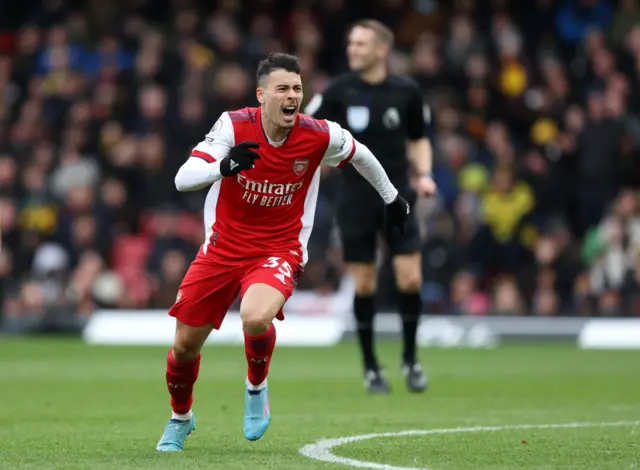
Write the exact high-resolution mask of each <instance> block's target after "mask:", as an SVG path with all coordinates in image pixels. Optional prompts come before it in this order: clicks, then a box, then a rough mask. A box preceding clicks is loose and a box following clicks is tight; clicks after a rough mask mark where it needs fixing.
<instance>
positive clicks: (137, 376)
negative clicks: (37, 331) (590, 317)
mask: <svg viewBox="0 0 640 470" xmlns="http://www.w3.org/2000/svg"><path fill="white" fill-rule="evenodd" d="M379 351H380V357H381V358H382V360H383V362H384V363H385V364H386V365H387V374H388V376H389V377H390V378H391V379H392V381H393V386H394V392H393V394H392V395H390V396H387V397H384V396H367V395H365V393H364V391H363V389H362V383H361V379H360V375H361V371H360V364H359V358H358V355H357V351H356V346H355V344H354V343H343V344H340V345H339V346H337V347H334V348H328V349H323V348H317V349H316V348H308V349H298V348H295V349H293V348H284V347H283V348H280V349H277V350H276V354H275V356H274V361H273V365H272V367H271V375H270V379H269V380H270V381H269V383H270V392H271V409H272V422H271V427H270V429H269V430H268V431H267V434H266V435H265V437H264V438H263V439H262V440H260V441H258V442H254V443H252V442H248V441H246V440H245V439H244V438H243V436H242V414H243V408H242V407H243V389H244V377H245V374H246V365H245V359H244V353H243V350H242V349H241V348H237V347H221V346H211V347H207V348H206V349H205V350H204V352H203V362H202V368H201V372H200V379H199V380H198V383H197V385H196V395H195V397H196V401H195V404H194V411H195V412H196V415H197V417H198V427H197V430H196V432H195V433H194V435H193V436H192V437H191V438H190V439H189V441H188V445H187V450H186V451H185V452H183V453H181V454H171V455H167V454H161V453H158V452H156V451H155V450H154V448H155V444H156V442H157V440H158V438H159V437H160V435H161V434H162V431H163V429H164V426H165V424H166V420H167V419H168V417H169V409H168V393H167V391H166V385H165V383H164V361H165V357H166V349H165V348H131V347H126V348H125V347H90V346H87V345H84V344H82V343H81V342H78V341H72V340H62V341H61V340H3V341H0V372H1V373H0V382H1V383H0V387H1V388H0V390H2V393H1V395H0V468H2V469H22V468H33V469H68V470H76V469H91V470H98V469H119V470H120V469H121V470H128V469H164V468H167V469H175V470H179V469H204V468H207V469H212V468H214V469H218V468H219V469H225V470H226V469H229V470H232V469H254V468H259V469H278V470H285V469H297V470H306V469H310V470H313V469H338V468H344V469H347V468H348V467H346V466H344V465H337V464H332V463H326V462H318V461H314V460H310V459H308V458H306V457H304V456H302V455H301V454H300V453H299V449H300V448H301V447H302V446H303V445H305V444H309V443H313V442H315V441H316V440H318V439H322V438H327V437H330V438H334V437H343V436H350V435H358V434H368V433H378V432H396V431H402V430H407V429H437V428H454V427H475V426H505V425H519V424H550V423H571V422H593V423H600V422H613V421H639V420H640V354H639V353H638V352H616V351H580V350H578V349H576V348H575V347H574V346H570V345H521V346H503V347H500V348H497V349H493V350H470V349H447V350H424V351H421V356H422V360H423V363H424V364H425V365H426V366H427V367H426V368H427V370H428V372H429V376H430V379H431V387H430V389H429V391H428V392H427V393H426V394H424V395H412V394H409V393H408V392H407V391H406V390H405V388H404V384H403V382H402V378H401V376H400V373H399V371H398V369H397V365H398V360H399V354H400V345H399V344H398V343H395V342H381V343H380V344H379ZM333 452H334V454H336V455H338V456H342V457H347V458H350V459H357V460H360V461H368V462H376V463H379V464H387V465H389V466H392V467H393V466H395V467H413V468H426V467H428V468H430V469H432V470H433V469H435V470H467V469H468V470H471V469H473V470H489V469H491V470H494V469H496V470H497V469H511V468H518V469H528V470H530V469H561V468H562V469H565V468H566V469H576V470H577V469H581V470H588V469H593V470H596V469H597V470H603V469H611V470H613V469H615V470H621V469H634V468H639V469H640V425H637V426H634V425H624V426H612V427H597V426H596V427H583V428H568V429H507V430H498V431H489V432H487V431H485V432H469V433H448V434H431V435H417V436H403V437H388V438H384V439H372V440H365V441H360V442H355V443H349V444H345V445H343V446H339V447H336V448H335V449H333Z"/></svg>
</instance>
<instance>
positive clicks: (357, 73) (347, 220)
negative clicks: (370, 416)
mask: <svg viewBox="0 0 640 470" xmlns="http://www.w3.org/2000/svg"><path fill="white" fill-rule="evenodd" d="M392 48H393V33H392V32H391V30H390V29H389V28H387V27H386V26H385V25H383V24H382V23H380V22H378V21H374V20H362V21H359V22H357V23H356V24H355V25H354V26H353V27H352V29H351V31H350V33H349V41H348V47H347V56H348V59H349V68H350V69H351V73H347V74H345V75H342V76H340V77H337V78H335V79H334V80H332V81H331V83H330V84H329V85H328V87H327V89H326V90H325V91H324V92H323V93H322V94H318V95H316V96H314V97H313V98H312V100H311V101H310V102H309V104H308V105H307V108H306V110H305V112H306V113H307V114H312V115H314V116H315V117H317V118H319V119H329V120H332V121H335V122H337V123H339V124H340V125H341V126H343V127H345V128H347V129H350V130H351V132H352V133H353V135H354V137H356V138H357V139H358V141H360V142H361V143H363V144H364V145H366V146H367V147H369V148H370V149H371V151H372V152H373V153H374V155H375V156H376V157H377V158H378V159H379V160H380V163H381V164H382V166H383V167H384V169H385V170H386V171H387V174H388V175H389V177H390V178H391V180H392V181H393V183H394V184H395V185H396V187H397V188H398V190H399V191H400V194H401V195H402V197H404V198H405V199H406V200H407V201H408V202H409V204H411V206H412V207H413V205H414V203H415V201H416V198H417V197H418V196H430V195H433V194H434V193H435V191H436V185H435V183H434V181H433V178H432V176H431V144H430V142H429V140H428V139H427V138H426V137H425V127H426V123H425V119H424V109H423V104H422V96H421V93H420V90H419V88H418V86H417V85H416V84H415V83H414V82H413V81H411V79H409V78H405V77H399V76H394V75H390V74H388V72H387V59H388V56H389V53H390V52H391V50H392ZM407 156H408V158H407ZM410 166H411V167H413V170H414V171H415V173H416V174H417V175H418V176H419V178H418V183H417V185H416V188H415V189H414V188H412V187H411V186H410V184H409V175H408V174H409V170H410ZM340 180H341V185H340V186H341V190H340V197H339V198H338V200H339V202H338V207H337V219H338V225H339V227H340V232H341V236H342V245H343V254H344V260H345V262H346V264H347V268H348V270H349V272H350V273H351V275H352V276H353V278H354V281H355V291H356V295H355V299H354V301H353V311H354V314H355V318H356V323H357V329H358V339H359V341H360V348H361V351H362V360H363V363H364V368H365V374H364V375H365V384H366V387H367V388H368V390H369V391H370V392H373V393H389V392H390V391H391V387H390V385H389V383H388V381H387V380H386V378H385V376H384V374H383V373H382V371H381V368H380V364H379V363H378V360H377V358H376V354H375V352H374V344H373V343H374V341H373V336H374V335H373V318H374V315H375V304H374V297H375V294H376V281H377V273H376V265H375V258H376V241H377V237H378V234H382V235H383V236H384V237H385V239H386V242H387V244H388V247H389V251H390V254H391V256H392V257H393V268H394V271H395V276H396V283H397V287H398V290H399V292H400V296H399V305H398V307H399V311H400V313H401V315H402V326H403V342H404V348H403V356H402V363H401V367H402V372H403V374H404V375H405V377H406V381H407V387H408V388H409V390H411V391H414V392H422V391H424V390H425V389H426V387H427V379H426V377H425V374H424V372H423V370H422V367H421V365H420V363H419V362H418V359H417V357H416V332H417V329H418V320H419V317H420V311H421V309H422V302H421V299H420V287H421V284H422V275H421V270H420V266H421V262H420V240H419V232H418V224H417V221H416V219H415V216H412V217H411V218H410V219H409V221H408V222H407V226H406V229H405V232H404V234H397V233H385V232H384V230H383V228H384V207H383V204H382V203H381V202H380V201H379V198H376V197H375V194H374V193H373V192H372V190H371V188H370V186H368V185H367V183H366V181H365V180H364V178H363V177H361V176H360V175H359V174H358V172H357V171H355V169H353V168H351V166H350V165H347V166H345V167H344V169H342V178H341V179H340Z"/></svg>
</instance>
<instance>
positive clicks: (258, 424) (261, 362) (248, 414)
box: [240, 256, 301, 441]
mask: <svg viewBox="0 0 640 470" xmlns="http://www.w3.org/2000/svg"><path fill="white" fill-rule="evenodd" d="M300 271H301V268H300V267H299V263H298V261H297V260H294V259H293V258H292V257H291V256H283V257H277V256H272V257H269V258H266V259H264V260H261V261H260V262H259V263H258V264H257V265H256V266H253V267H251V268H250V270H249V272H248V273H247V274H246V275H245V276H244V278H243V279H242V301H241V303H240V315H241V317H242V330H243V332H244V345H245V355H246V357H247V367H248V370H247V379H246V391H245V414H244V423H243V432H244V435H245V437H246V438H247V439H248V440H250V441H255V440H257V439H260V438H261V437H262V436H263V435H264V433H265V432H266V430H267V428H268V427H269V423H270V422H271V410H270V408H269V389H268V384H267V376H268V374H269V366H270V365H271V356H272V354H273V351H274V349H275V346H276V328H275V325H274V324H273V319H274V318H276V317H278V318H279V319H283V318H284V317H283V316H282V308H283V306H284V304H285V302H286V301H287V299H288V298H289V297H290V296H291V294H292V293H293V289H294V288H295V285H296V281H297V277H298V274H299V273H300Z"/></svg>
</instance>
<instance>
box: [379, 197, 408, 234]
mask: <svg viewBox="0 0 640 470" xmlns="http://www.w3.org/2000/svg"><path fill="white" fill-rule="evenodd" d="M410 212H411V208H410V207H409V203H408V202H407V201H405V200H404V199H403V198H402V196H400V194H398V196H397V197H396V198H395V199H394V201H393V202H392V203H391V204H387V206H386V207H385V223H386V226H387V231H389V232H390V233H391V232H392V231H393V229H394V228H397V229H398V230H399V231H400V233H404V226H405V224H406V223H407V219H408V218H409V213H410Z"/></svg>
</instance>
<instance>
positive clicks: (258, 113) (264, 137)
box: [256, 106, 300, 149]
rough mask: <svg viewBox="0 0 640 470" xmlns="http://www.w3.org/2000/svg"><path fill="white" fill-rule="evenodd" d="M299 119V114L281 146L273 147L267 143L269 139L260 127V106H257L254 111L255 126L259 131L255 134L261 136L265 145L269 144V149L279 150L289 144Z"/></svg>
mask: <svg viewBox="0 0 640 470" xmlns="http://www.w3.org/2000/svg"><path fill="white" fill-rule="evenodd" d="M299 119H300V113H298V114H297V115H296V122H295V123H294V124H293V127H292V128H291V130H290V131H289V133H288V134H287V137H285V139H284V141H282V144H281V145H273V144H272V143H271V142H269V138H268V137H267V134H266V133H265V131H264V127H262V106H259V107H258V110H257V111H256V125H257V126H258V127H259V128H260V130H259V131H258V132H257V134H258V135H260V136H262V140H263V141H264V142H265V143H267V144H269V146H270V147H273V148H274V149H280V148H282V147H284V146H285V145H287V142H289V139H290V138H291V134H292V133H293V132H294V130H295V128H296V127H298V121H299Z"/></svg>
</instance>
